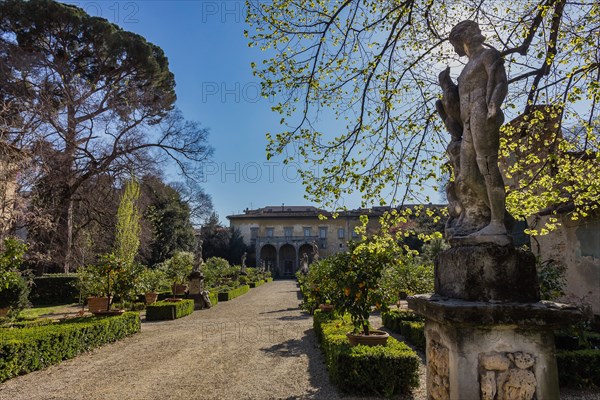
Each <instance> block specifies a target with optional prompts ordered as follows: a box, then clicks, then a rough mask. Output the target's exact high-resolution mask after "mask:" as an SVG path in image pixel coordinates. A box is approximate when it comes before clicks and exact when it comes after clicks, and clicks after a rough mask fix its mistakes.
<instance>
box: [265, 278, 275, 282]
mask: <svg viewBox="0 0 600 400" xmlns="http://www.w3.org/2000/svg"><path fill="white" fill-rule="evenodd" d="M269 282H273V278H265V283H269Z"/></svg>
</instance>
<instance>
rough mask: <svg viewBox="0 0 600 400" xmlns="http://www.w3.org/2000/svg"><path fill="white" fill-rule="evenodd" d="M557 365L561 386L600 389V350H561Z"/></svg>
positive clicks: (558, 354) (557, 357)
mask: <svg viewBox="0 0 600 400" xmlns="http://www.w3.org/2000/svg"><path fill="white" fill-rule="evenodd" d="M556 363H557V365H558V381H559V384H560V386H565V387H575V388H595V387H600V373H599V372H598V371H600V349H583V350H571V351H570V350H559V351H557V352H556Z"/></svg>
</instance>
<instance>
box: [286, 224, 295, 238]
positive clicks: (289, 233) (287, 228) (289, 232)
mask: <svg viewBox="0 0 600 400" xmlns="http://www.w3.org/2000/svg"><path fill="white" fill-rule="evenodd" d="M293 233H294V228H292V227H289V226H288V227H285V228H283V234H284V235H285V237H288V238H289V237H292V234H293Z"/></svg>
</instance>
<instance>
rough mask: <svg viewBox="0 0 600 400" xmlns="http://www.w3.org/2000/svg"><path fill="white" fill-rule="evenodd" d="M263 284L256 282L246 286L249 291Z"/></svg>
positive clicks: (261, 281)
mask: <svg viewBox="0 0 600 400" xmlns="http://www.w3.org/2000/svg"><path fill="white" fill-rule="evenodd" d="M264 283H265V281H263V280H260V281H256V282H250V283H249V284H248V286H250V289H254V288H257V287H259V286H260V285H263V284H264Z"/></svg>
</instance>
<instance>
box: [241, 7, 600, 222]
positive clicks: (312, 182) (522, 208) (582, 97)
mask: <svg viewBox="0 0 600 400" xmlns="http://www.w3.org/2000/svg"><path fill="white" fill-rule="evenodd" d="M248 4H249V7H248V14H247V22H248V24H249V28H248V31H246V35H247V37H249V41H250V43H249V45H250V46H251V47H258V48H260V49H261V50H263V51H266V53H265V54H268V58H267V59H265V60H263V61H262V62H255V63H252V67H253V69H254V73H255V75H256V76H257V77H258V78H259V79H260V80H261V81H262V94H263V95H264V96H265V97H271V96H276V98H277V99H278V102H277V103H276V104H275V105H274V106H273V107H272V109H273V111H274V112H276V113H279V114H280V115H281V117H282V118H281V125H280V126H281V130H280V131H279V132H272V133H268V135H267V139H268V141H269V143H268V146H267V158H270V157H274V156H277V155H284V156H285V157H286V159H285V161H286V162H293V161H298V162H299V163H300V164H302V165H306V166H309V167H307V168H304V169H303V170H302V171H301V177H302V180H303V183H304V185H305V187H306V192H307V197H308V198H309V199H310V200H313V201H315V202H318V203H320V204H324V205H326V206H327V205H332V206H333V205H335V206H337V205H338V204H339V200H340V199H341V198H343V196H344V195H345V194H349V193H352V192H355V191H360V192H361V195H362V201H363V205H364V206H367V205H370V204H371V203H379V204H385V203H386V202H388V203H389V202H392V201H401V202H402V203H405V202H423V203H427V202H429V201H431V199H430V193H431V192H429V193H428V192H427V191H425V189H426V188H429V187H431V186H433V189H434V190H436V191H439V189H437V185H438V183H439V180H440V176H439V171H440V166H441V165H442V164H443V162H444V161H443V160H444V159H445V157H446V156H445V154H444V150H445V145H446V143H447V142H448V141H449V138H448V136H449V135H446V134H445V132H446V129H445V127H443V125H442V121H441V119H440V118H438V117H437V116H436V111H435V102H436V100H437V99H438V98H439V94H440V93H441V90H440V88H439V86H438V82H437V79H435V77H436V76H437V74H438V72H439V70H435V69H433V68H437V67H436V66H440V65H446V64H458V60H457V55H456V54H455V52H454V50H453V48H452V46H450V44H449V43H448V42H447V38H448V36H449V33H450V30H451V28H452V27H453V26H454V25H455V24H456V23H458V22H459V21H461V20H464V19H465V18H470V19H473V20H476V21H477V22H478V23H479V25H480V27H481V29H482V32H483V33H484V35H485V36H486V37H487V40H486V42H487V43H489V44H490V45H492V46H494V47H496V48H497V49H498V50H499V51H500V52H501V55H502V57H503V60H504V61H505V63H506V70H507V73H508V80H509V82H510V91H509V93H508V96H507V98H506V101H505V104H504V110H503V111H504V113H505V115H506V121H510V120H512V119H514V118H515V117H517V116H519V115H523V117H522V118H521V119H522V120H524V121H525V125H526V126H524V127H520V126H519V127H516V129H512V138H507V137H506V136H504V137H503V138H502V143H501V148H502V153H503V154H504V155H510V157H507V158H509V159H510V160H511V161H512V162H514V167H508V168H505V174H506V176H507V178H508V179H514V180H515V181H516V182H515V183H516V184H515V185H511V186H510V190H509V193H508V197H507V202H506V203H507V207H508V208H509V211H510V212H511V214H513V215H518V216H527V215H532V214H534V213H536V212H538V211H540V209H543V208H545V207H547V206H556V205H560V204H564V203H570V204H571V205H573V206H574V212H572V213H570V216H571V217H573V218H575V219H576V218H581V217H583V216H585V215H586V214H589V212H590V211H592V210H594V209H596V210H597V209H598V204H599V200H600V189H599V186H598V184H597V182H598V181H599V179H600V176H599V174H600V168H599V167H600V147H599V144H600V140H598V132H599V126H600V121H599V119H598V102H599V99H600V85H598V71H599V69H600V65H599V64H598V60H597V47H598V43H597V40H595V35H590V34H589V33H590V32H595V31H597V30H598V28H599V27H600V5H599V4H598V2H597V1H591V2H584V3H571V2H565V1H546V0H528V1H521V2H511V3H510V5H508V4H505V3H500V2H498V1H497V0H464V1H460V2H459V1H451V2H446V1H443V2H435V1H431V0H415V1H404V2H390V1H380V0H375V1H368V2H364V1H335V2H331V1H327V0H274V1H269V2H261V1H253V0H250V1H249V2H248ZM432 67H433V68H432ZM548 104H551V105H552V107H544V106H545V105H548ZM539 108H546V109H548V108H550V109H552V108H554V110H550V112H549V111H548V110H541V111H542V112H541V113H539V112H537V111H539ZM323 110H327V113H326V114H325V115H327V116H328V117H331V118H335V119H336V120H337V121H339V122H341V123H342V125H340V124H337V125H336V129H335V132H332V131H328V130H327V129H326V128H327V127H326V125H327V123H322V121H328V118H323ZM540 114H541V115H540ZM507 125H508V124H507ZM507 125H505V128H506V126H507ZM523 128H525V129H523ZM557 128H558V129H557ZM517 138H525V139H524V140H522V141H519V140H515V139H517ZM540 148H541V149H542V150H543V151H542V152H540V151H539V150H540ZM290 149H294V151H290ZM290 154H296V155H297V156H295V157H293V156H292V157H290ZM314 166H317V168H314Z"/></svg>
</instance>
